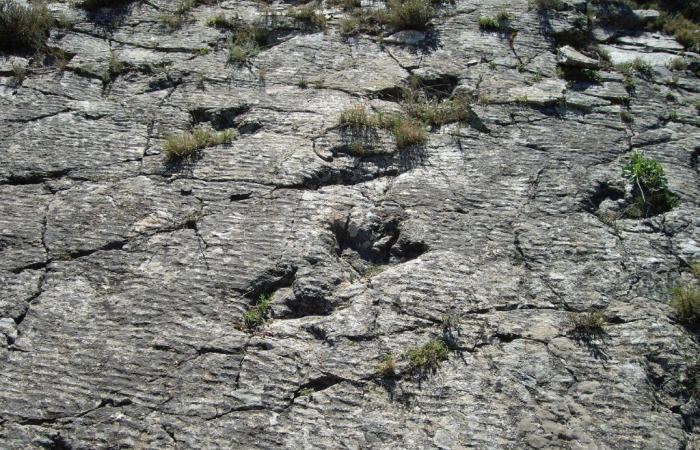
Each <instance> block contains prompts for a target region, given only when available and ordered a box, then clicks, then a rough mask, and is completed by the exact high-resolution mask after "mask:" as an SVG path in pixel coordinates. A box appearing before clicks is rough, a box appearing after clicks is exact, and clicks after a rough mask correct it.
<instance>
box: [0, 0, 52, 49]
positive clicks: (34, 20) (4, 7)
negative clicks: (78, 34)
mask: <svg viewBox="0 0 700 450" xmlns="http://www.w3.org/2000/svg"><path fill="white" fill-rule="evenodd" d="M53 24H54V19H53V17H51V14H50V13H49V10H48V9H47V8H46V5H45V4H44V3H43V2H39V1H37V2H34V3H32V4H31V5H30V6H24V5H22V4H20V3H18V2H16V1H15V0H0V49H2V50H5V51H8V52H30V51H37V50H42V49H44V47H45V45H46V44H45V43H46V38H47V37H48V34H49V29H50V28H51V27H52V26H53Z"/></svg>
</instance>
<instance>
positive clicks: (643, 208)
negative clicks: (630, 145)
mask: <svg viewBox="0 0 700 450" xmlns="http://www.w3.org/2000/svg"><path fill="white" fill-rule="evenodd" d="M622 174H623V176H624V177H625V178H627V179H628V180H629V181H630V182H631V183H632V184H633V191H634V201H633V204H632V205H631V207H629V208H628V209H627V211H626V213H625V215H626V216H627V217H633V218H641V217H648V216H650V215H654V214H658V213H661V212H665V211H668V210H670V209H671V208H673V207H674V206H676V205H677V204H678V197H677V196H676V195H675V194H673V193H672V192H671V191H669V190H668V180H667V179H666V174H665V173H664V169H663V167H661V164H659V163H658V162H656V161H654V160H653V159H651V158H647V157H646V156H644V155H642V154H641V153H634V154H633V155H632V158H631V160H630V162H629V163H628V164H627V165H626V166H625V167H624V168H623V171H622Z"/></svg>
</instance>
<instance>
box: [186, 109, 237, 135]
mask: <svg viewBox="0 0 700 450" xmlns="http://www.w3.org/2000/svg"><path fill="white" fill-rule="evenodd" d="M248 111H250V106H249V105H242V106H235V107H231V108H194V109H190V111H189V113H190V117H191V118H192V120H191V123H192V126H193V127H196V126H197V125H199V124H200V123H205V122H208V123H211V126H212V128H214V129H215V130H217V131H221V130H227V129H230V128H235V127H237V126H238V124H239V122H240V120H239V117H240V116H241V115H243V114H245V113H247V112H248Z"/></svg>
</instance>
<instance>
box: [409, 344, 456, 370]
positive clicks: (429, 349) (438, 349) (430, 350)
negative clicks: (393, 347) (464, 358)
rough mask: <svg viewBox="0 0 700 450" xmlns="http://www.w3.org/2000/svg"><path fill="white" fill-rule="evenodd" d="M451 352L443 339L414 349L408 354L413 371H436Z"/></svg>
mask: <svg viewBox="0 0 700 450" xmlns="http://www.w3.org/2000/svg"><path fill="white" fill-rule="evenodd" d="M448 354H449V350H448V348H447V345H445V342H443V341H442V340H441V339H433V340H432V341H430V342H428V343H426V344H424V345H421V346H420V347H414V348H412V349H409V350H408V351H407V352H406V356H407V357H408V364H409V366H410V368H411V370H436V369H437V368H438V367H440V363H441V362H442V361H445V360H446V359H447V357H448Z"/></svg>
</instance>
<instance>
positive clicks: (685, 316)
mask: <svg viewBox="0 0 700 450" xmlns="http://www.w3.org/2000/svg"><path fill="white" fill-rule="evenodd" d="M671 297H672V298H671V306H672V307H673V309H674V310H675V312H676V316H677V317H678V319H679V320H680V321H681V322H683V323H686V324H688V325H698V324H699V323H700V289H698V288H697V287H695V286H691V285H685V286H678V287H675V288H674V289H673V290H672V291H671Z"/></svg>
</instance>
